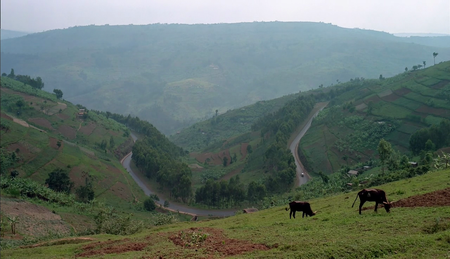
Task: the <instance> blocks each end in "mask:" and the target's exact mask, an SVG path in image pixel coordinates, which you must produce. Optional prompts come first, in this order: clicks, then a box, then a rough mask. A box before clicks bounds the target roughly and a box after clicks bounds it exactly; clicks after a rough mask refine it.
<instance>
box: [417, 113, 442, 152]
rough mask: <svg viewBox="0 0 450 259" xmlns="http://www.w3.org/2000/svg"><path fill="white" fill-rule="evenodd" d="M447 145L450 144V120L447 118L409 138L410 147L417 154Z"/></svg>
mask: <svg viewBox="0 0 450 259" xmlns="http://www.w3.org/2000/svg"><path fill="white" fill-rule="evenodd" d="M446 146H450V120H447V119H444V120H442V121H441V122H440V123H439V125H432V126H430V127H428V128H422V129H420V130H418V131H417V132H416V133H414V134H412V135H411V138H410V139H409V147H410V149H411V151H412V152H413V153H414V154H416V155H417V154H419V153H420V152H421V151H422V150H425V151H434V150H437V149H439V148H442V147H446Z"/></svg>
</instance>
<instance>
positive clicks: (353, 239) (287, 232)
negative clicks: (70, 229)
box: [1, 170, 450, 258]
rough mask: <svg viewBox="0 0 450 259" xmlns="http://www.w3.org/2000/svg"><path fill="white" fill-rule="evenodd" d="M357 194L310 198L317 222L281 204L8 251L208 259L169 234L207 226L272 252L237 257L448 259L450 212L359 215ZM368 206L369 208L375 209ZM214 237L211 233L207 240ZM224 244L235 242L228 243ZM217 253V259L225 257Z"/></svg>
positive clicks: (428, 184)
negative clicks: (127, 246)
mask: <svg viewBox="0 0 450 259" xmlns="http://www.w3.org/2000/svg"><path fill="white" fill-rule="evenodd" d="M449 182H450V170H446V171H438V172H430V173H428V174H425V175H422V176H418V177H414V178H410V179H407V180H401V181H398V182H393V183H389V184H385V185H382V186H379V187H378V188H381V189H383V190H385V191H386V193H387V197H388V199H389V201H394V202H395V201H398V200H400V199H405V198H407V197H410V196H414V195H420V194H425V193H429V192H433V191H436V190H442V189H445V188H449V185H448V183H449ZM356 193H357V192H356V191H353V192H349V193H344V194H338V195H333V196H328V197H325V198H318V199H313V200H310V201H309V202H310V204H311V207H312V209H313V210H314V211H317V215H315V216H314V217H306V218H301V213H297V218H296V219H289V212H287V211H285V207H286V206H277V207H272V208H270V209H266V210H262V211H259V212H256V213H252V214H240V215H237V216H234V217H229V218H226V219H220V220H206V221H200V222H195V223H193V222H181V223H176V224H172V225H164V226H160V227H153V228H149V229H144V230H143V231H142V232H141V233H138V234H135V235H132V236H128V237H126V239H125V237H120V236H112V235H94V236H92V238H94V239H95V240H94V241H88V242H86V243H79V244H75V243H73V244H64V243H62V244H61V245H51V244H50V243H49V245H48V246H41V247H36V248H28V249H19V248H17V249H6V250H2V251H1V254H2V256H6V257H8V258H24V257H28V256H32V257H33V258H63V257H64V258H67V257H74V256H76V255H77V254H78V253H80V252H81V247H82V246H84V245H86V244H89V243H94V242H98V241H108V240H122V241H118V244H120V242H124V243H127V242H128V243H129V242H133V243H134V242H135V243H139V242H146V243H148V241H147V240H151V243H150V244H149V245H148V246H146V247H145V248H144V250H142V251H131V252H127V253H122V254H118V253H113V254H111V255H98V256H94V258H97V257H98V258H100V257H102V258H105V256H106V258H109V257H114V258H138V257H142V256H146V257H158V256H160V257H164V258H166V257H167V258H171V257H176V255H183V257H195V258H202V257H205V256H206V254H205V248H204V247H203V246H202V245H201V243H199V247H198V248H197V249H190V248H183V247H181V246H176V245H174V243H172V241H171V240H170V239H168V238H167V236H171V235H174V234H175V233H178V232H179V231H187V230H188V229H189V228H193V227H194V228H197V229H198V231H199V232H202V233H207V234H208V230H207V228H214V229H221V230H223V231H224V234H225V235H226V237H227V238H231V239H236V240H238V242H239V240H241V242H244V241H248V242H252V243H255V244H264V245H266V246H267V247H268V248H269V249H268V250H266V251H261V250H254V251H251V252H248V253H243V254H237V255H234V256H233V258H378V257H382V258H446V257H448V256H449V252H450V251H449V247H450V223H449V220H450V216H449V215H450V207H448V206H444V207H415V208H396V207H394V208H392V209H391V212H390V213H386V212H385V211H384V209H383V208H379V209H378V213H375V212H373V209H371V208H368V209H367V210H363V211H362V215H359V214H358V209H357V206H358V204H359V201H357V202H356V207H354V208H352V207H351V206H352V203H353V200H354V199H355V197H356ZM373 205H374V203H371V202H368V203H366V204H365V206H364V207H371V206H373ZM207 239H208V235H207V236H206V240H207ZM223 245H224V246H226V245H227V243H226V242H225V243H223ZM220 257H222V255H221V254H212V255H211V256H209V258H220Z"/></svg>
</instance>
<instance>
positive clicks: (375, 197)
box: [352, 189, 391, 214]
mask: <svg viewBox="0 0 450 259" xmlns="http://www.w3.org/2000/svg"><path fill="white" fill-rule="evenodd" d="M358 197H359V200H360V203H359V214H361V208H362V206H363V205H364V203H365V202H366V201H374V202H376V204H375V212H377V208H378V203H380V204H381V203H383V204H384V209H386V212H388V213H389V209H390V208H391V203H390V202H389V201H388V200H387V198H386V193H385V192H384V191H383V190H380V189H363V190H361V191H360V192H358V194H357V195H356V198H355V201H354V202H353V205H352V208H353V206H354V205H355V202H356V200H357V199H358Z"/></svg>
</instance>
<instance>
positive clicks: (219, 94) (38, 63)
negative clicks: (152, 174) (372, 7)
mask: <svg viewBox="0 0 450 259" xmlns="http://www.w3.org/2000/svg"><path fill="white" fill-rule="evenodd" d="M431 41H433V39H431ZM439 44H440V43H439ZM428 45H429V44H428ZM433 52H438V53H439V56H438V57H437V60H438V61H439V60H447V59H449V57H450V56H449V55H450V49H449V48H448V47H447V48H439V47H429V46H425V45H419V44H414V43H410V42H409V41H407V40H405V39H404V38H399V37H395V36H393V35H390V34H387V33H382V32H376V31H367V30H359V29H344V28H339V27H337V26H333V25H331V24H324V23H295V22H289V23H281V22H270V23H257V22H255V23H240V24H211V25H181V24H154V25H145V26H132V25H129V26H86V27H74V28H69V29H64V30H53V31H47V32H43V33H37V34H31V35H27V36H25V37H21V38H17V39H9V40H2V55H1V59H2V60H1V61H2V71H1V72H9V69H11V68H15V69H16V70H17V72H19V73H25V74H30V75H34V76H35V75H40V76H41V77H42V78H43V79H44V81H45V82H46V88H47V87H48V89H52V88H61V89H62V90H63V92H64V93H65V97H66V98H67V99H68V100H71V101H72V102H75V103H81V104H83V105H86V106H89V107H92V108H94V109H97V110H108V111H111V112H114V113H120V114H132V115H134V116H139V117H140V118H142V119H145V120H148V121H150V122H151V123H153V124H154V125H155V126H156V127H157V128H158V129H160V130H161V131H163V132H164V133H165V134H171V133H174V132H176V131H177V130H179V129H180V128H182V127H184V126H188V125H190V124H192V123H193V122H195V121H198V120H200V119H203V118H208V117H211V116H212V115H214V114H215V110H219V111H221V112H222V111H225V110H228V109H230V108H236V107H242V106H244V105H247V104H250V103H254V102H256V101H260V100H264V99H271V98H275V97H279V96H282V95H286V94H291V93H296V92H298V91H299V90H301V91H304V90H309V89H311V88H315V87H317V86H319V85H321V84H324V85H329V84H332V83H336V82H339V81H341V82H344V81H347V80H349V79H350V78H354V77H366V78H375V77H378V76H379V75H380V74H383V75H384V76H385V77H387V76H392V75H394V74H396V73H398V72H400V71H402V70H403V69H404V67H406V66H407V67H411V66H413V65H416V64H422V61H426V63H427V64H432V63H433V59H432V53H433ZM121 103H126V105H120V104H121ZM118 104H119V105H118Z"/></svg>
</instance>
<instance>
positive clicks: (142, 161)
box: [99, 112, 192, 202]
mask: <svg viewBox="0 0 450 259" xmlns="http://www.w3.org/2000/svg"><path fill="white" fill-rule="evenodd" d="M99 113H102V114H103V115H105V116H106V117H107V118H111V119H113V120H115V121H117V122H119V123H122V124H125V125H126V126H127V127H129V128H131V129H133V130H134V131H135V132H137V133H140V134H142V135H144V137H143V138H142V139H138V140H137V141H136V143H135V144H134V146H133V149H132V151H133V157H132V159H133V161H134V162H135V164H136V166H137V167H138V168H139V169H140V170H142V172H144V174H145V175H146V176H147V177H148V178H152V179H155V180H156V182H158V183H159V185H160V187H161V188H167V189H168V190H169V191H170V196H171V197H173V198H175V199H181V200H182V201H183V202H187V201H188V200H189V199H190V198H191V197H192V187H191V177H192V172H191V169H190V168H189V167H188V166H187V165H186V164H185V163H183V162H180V161H178V160H177V159H178V158H179V157H180V156H183V155H186V154H187V152H186V151H184V150H183V149H182V148H180V147H178V146H176V145H175V144H173V143H172V142H170V141H169V139H168V138H167V137H166V136H165V135H163V134H162V133H161V132H159V131H158V129H156V128H155V127H154V126H153V125H152V124H151V123H149V122H147V121H144V120H140V119H139V117H137V116H136V117H132V116H131V115H128V116H123V115H121V114H116V113H110V112H99Z"/></svg>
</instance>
